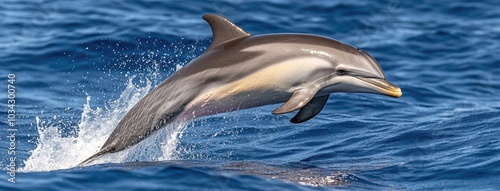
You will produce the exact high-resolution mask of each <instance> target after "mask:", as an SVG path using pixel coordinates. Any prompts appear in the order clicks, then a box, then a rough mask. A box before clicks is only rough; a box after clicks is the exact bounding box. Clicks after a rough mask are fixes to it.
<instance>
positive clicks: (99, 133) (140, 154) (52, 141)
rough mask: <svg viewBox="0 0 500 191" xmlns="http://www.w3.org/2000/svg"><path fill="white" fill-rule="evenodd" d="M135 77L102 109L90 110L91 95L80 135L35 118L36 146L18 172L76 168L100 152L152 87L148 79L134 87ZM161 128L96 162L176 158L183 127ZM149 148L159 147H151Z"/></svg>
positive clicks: (88, 97)
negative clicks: (125, 117) (122, 120)
mask: <svg viewBox="0 0 500 191" xmlns="http://www.w3.org/2000/svg"><path fill="white" fill-rule="evenodd" d="M134 78H135V77H134V76H132V77H130V78H129V80H128V83H127V86H126V88H125V90H124V91H123V92H122V93H121V95H120V97H119V98H118V99H117V100H114V101H111V102H110V106H107V107H105V108H100V107H97V108H92V107H91V105H90V100H91V96H87V102H86V103H85V104H84V106H83V112H82V114H81V119H80V123H79V124H78V129H79V132H78V134H77V135H75V136H64V135H63V132H62V131H60V130H58V129H59V127H58V126H57V125H54V124H51V123H45V122H44V121H42V120H40V118H39V117H36V125H37V129H38V133H39V135H40V136H39V138H38V140H37V147H36V149H34V150H33V151H32V154H31V156H30V157H29V158H28V159H27V160H25V161H24V164H25V166H24V168H22V169H21V171H49V170H56V169H65V168H71V167H74V166H76V165H77V164H78V163H79V162H81V161H83V160H84V159H86V158H87V157H90V156H91V155H92V154H95V153H96V152H98V151H99V149H100V147H101V146H102V145H103V144H104V142H105V141H106V139H107V138H108V136H109V135H110V134H111V132H112V131H113V129H114V128H115V127H116V125H117V124H118V123H119V122H120V119H121V118H122V117H123V116H124V115H125V114H126V113H127V111H129V110H130V109H131V108H132V107H133V106H134V105H135V104H136V103H137V102H138V101H139V100H141V98H142V97H144V96H145V95H146V94H147V93H148V92H149V90H151V88H152V83H151V81H150V80H147V83H146V85H145V86H143V87H138V86H136V85H134V83H133V80H134ZM171 126H172V127H166V128H162V129H161V130H160V131H158V132H156V133H155V134H153V135H152V136H150V137H149V138H148V139H146V140H144V141H142V142H141V143H140V144H137V145H135V146H133V147H131V148H130V149H127V150H125V151H123V152H119V153H113V154H110V155H109V156H107V155H106V156H104V157H102V158H100V159H98V160H96V161H94V163H93V164H95V163H103V162H115V163H116V162H127V161H158V160H169V159H173V158H175V149H176V147H177V143H178V139H177V137H178V136H179V135H181V134H182V132H183V131H184V129H185V127H186V125H185V124H175V125H171ZM151 145H158V146H156V147H152V146H151Z"/></svg>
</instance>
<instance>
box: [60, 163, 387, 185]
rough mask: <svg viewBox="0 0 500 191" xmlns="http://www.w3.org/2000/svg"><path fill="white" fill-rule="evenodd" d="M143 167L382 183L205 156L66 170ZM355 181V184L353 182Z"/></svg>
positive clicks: (303, 168) (338, 182) (309, 181)
mask: <svg viewBox="0 0 500 191" xmlns="http://www.w3.org/2000/svg"><path fill="white" fill-rule="evenodd" d="M144 168H164V169H177V168H179V169H188V170H195V171H197V170H200V171H204V172H206V171H208V172H215V173H218V174H223V175H228V176H229V177H231V176H232V175H254V176H258V177H264V178H270V179H276V180H281V181H285V182H292V183H297V184H300V185H305V186H314V187H318V186H320V187H323V186H327V187H339V186H340V187H345V186H355V187H356V185H358V184H362V185H364V186H363V187H365V186H367V185H369V187H379V186H380V185H378V184H376V183H373V182H370V181H367V180H364V179H362V178H360V177H358V176H356V175H353V174H350V173H349V172H345V171H338V170H334V169H325V168H320V167H316V166H308V165H303V164H289V165H278V164H266V163H262V162H259V161H237V162H227V161H212V160H210V161H204V160H201V161H200V160H171V161H160V162H128V163H106V164H97V165H91V166H84V167H75V168H72V169H67V170H84V171H87V170H92V171H93V170H99V171H101V170H104V171H105V170H120V169H127V170H134V169H144ZM353 181H355V182H356V183H355V184H354V185H352V182H353Z"/></svg>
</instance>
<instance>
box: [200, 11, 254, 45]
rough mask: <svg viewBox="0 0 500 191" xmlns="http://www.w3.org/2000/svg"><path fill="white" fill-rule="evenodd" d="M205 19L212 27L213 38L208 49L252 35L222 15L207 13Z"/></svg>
mask: <svg viewBox="0 0 500 191" xmlns="http://www.w3.org/2000/svg"><path fill="white" fill-rule="evenodd" d="M203 19H205V20H206V21H207V22H208V24H210V27H211V28H212V34H213V38H212V43H211V44H210V46H209V47H208V49H212V48H215V47H217V46H219V45H221V44H224V43H226V42H229V41H232V40H235V39H238V38H242V37H248V36H250V34H248V33H247V32H245V31H244V30H243V29H241V28H240V27H238V26H236V25H235V24H234V23H232V22H231V21H229V20H227V19H226V18H224V17H222V16H220V15H216V14H205V15H203Z"/></svg>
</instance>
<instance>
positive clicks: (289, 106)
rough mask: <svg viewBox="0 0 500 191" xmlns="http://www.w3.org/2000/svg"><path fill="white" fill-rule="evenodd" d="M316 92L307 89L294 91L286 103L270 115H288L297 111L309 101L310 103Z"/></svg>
mask: <svg viewBox="0 0 500 191" xmlns="http://www.w3.org/2000/svg"><path fill="white" fill-rule="evenodd" d="M316 92H317V90H316V91H314V90H313V91H311V90H309V89H300V90H297V91H294V92H293V95H292V97H290V99H289V100H288V101H287V102H285V103H284V104H283V105H282V106H280V107H278V108H277V109H275V110H273V112H272V113H273V114H275V115H276V114H283V113H289V112H292V111H295V110H297V109H300V108H302V107H304V106H305V105H307V103H309V101H311V99H312V98H313V97H314V95H315V94H316Z"/></svg>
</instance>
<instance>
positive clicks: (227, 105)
mask: <svg viewBox="0 0 500 191" xmlns="http://www.w3.org/2000/svg"><path fill="white" fill-rule="evenodd" d="M216 93H217V92H216V91H211V92H208V93H205V94H204V95H203V96H200V97H199V99H195V100H193V101H192V102H191V103H189V104H188V105H187V106H186V107H185V109H184V111H182V112H181V113H180V114H179V115H178V116H177V117H176V121H186V120H190V119H194V118H197V117H202V116H207V115H214V114H218V113H225V112H230V111H236V110H242V109H248V108H253V107H259V106H264V105H269V104H276V103H281V102H285V101H286V100H287V99H288V98H290V96H291V94H290V93H287V92H277V91H269V90H268V91H255V92H240V93H234V94H233V93H227V94H226V95H220V94H216ZM221 96H222V97H221Z"/></svg>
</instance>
